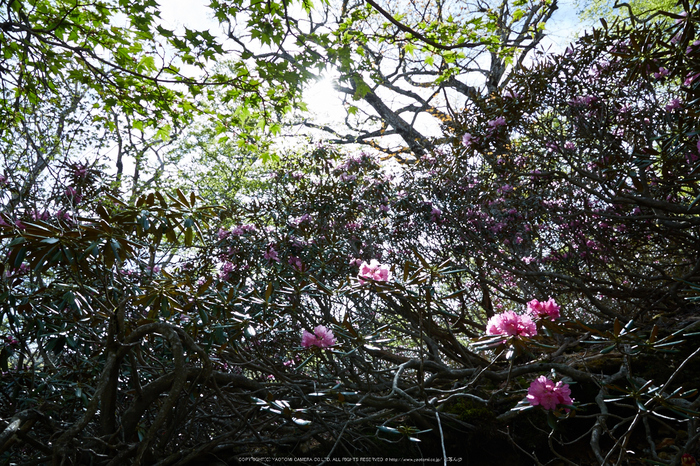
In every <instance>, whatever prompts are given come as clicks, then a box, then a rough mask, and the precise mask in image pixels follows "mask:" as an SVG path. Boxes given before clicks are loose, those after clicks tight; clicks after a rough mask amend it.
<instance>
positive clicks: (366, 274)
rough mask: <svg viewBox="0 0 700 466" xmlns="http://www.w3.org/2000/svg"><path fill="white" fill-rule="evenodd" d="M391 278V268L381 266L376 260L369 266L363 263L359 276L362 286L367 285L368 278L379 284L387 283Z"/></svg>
mask: <svg viewBox="0 0 700 466" xmlns="http://www.w3.org/2000/svg"><path fill="white" fill-rule="evenodd" d="M390 276H391V272H390V271H389V266H388V265H382V264H380V263H379V262H378V261H377V260H376V259H372V260H371V261H370V263H369V264H368V263H367V262H363V263H362V265H360V273H359V274H358V278H359V280H360V284H361V285H364V284H365V283H366V280H364V279H366V278H369V279H372V280H375V281H378V282H385V281H387V280H389V277H390Z"/></svg>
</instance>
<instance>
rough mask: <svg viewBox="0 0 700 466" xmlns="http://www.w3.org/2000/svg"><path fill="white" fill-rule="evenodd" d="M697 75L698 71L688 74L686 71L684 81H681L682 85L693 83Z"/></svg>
mask: <svg viewBox="0 0 700 466" xmlns="http://www.w3.org/2000/svg"><path fill="white" fill-rule="evenodd" d="M699 76H700V73H696V74H690V73H688V75H687V76H686V77H685V81H683V85H684V86H690V85H691V84H693V83H694V82H695V80H696V79H697V78H698V77H699Z"/></svg>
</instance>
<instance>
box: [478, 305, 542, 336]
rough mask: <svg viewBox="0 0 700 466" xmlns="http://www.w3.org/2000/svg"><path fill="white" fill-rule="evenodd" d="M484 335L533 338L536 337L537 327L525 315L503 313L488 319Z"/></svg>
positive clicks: (511, 312)
mask: <svg viewBox="0 0 700 466" xmlns="http://www.w3.org/2000/svg"><path fill="white" fill-rule="evenodd" d="M486 334H487V335H507V336H514V337H519V336H524V337H534V336H535V335H537V325H535V322H533V321H532V318H531V317H530V316H529V315H527V314H524V315H519V314H516V313H515V312H513V311H505V312H503V313H501V314H496V315H495V316H493V317H491V318H490V319H489V321H488V323H487V324H486Z"/></svg>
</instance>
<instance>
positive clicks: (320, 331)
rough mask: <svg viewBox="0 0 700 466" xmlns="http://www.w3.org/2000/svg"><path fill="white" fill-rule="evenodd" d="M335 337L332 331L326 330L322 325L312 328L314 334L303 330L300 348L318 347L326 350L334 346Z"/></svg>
mask: <svg viewBox="0 0 700 466" xmlns="http://www.w3.org/2000/svg"><path fill="white" fill-rule="evenodd" d="M335 343H336V340H335V335H333V331H332V330H329V329H328V328H326V327H325V326H324V325H319V326H317V327H316V328H314V333H309V332H307V331H306V330H304V333H302V335H301V346H303V347H304V348H311V347H312V346H318V347H319V348H328V347H330V346H333V345H335Z"/></svg>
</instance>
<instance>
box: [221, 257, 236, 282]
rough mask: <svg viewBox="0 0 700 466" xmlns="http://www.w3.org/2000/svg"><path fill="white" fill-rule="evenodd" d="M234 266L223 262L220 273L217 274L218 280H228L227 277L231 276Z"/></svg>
mask: <svg viewBox="0 0 700 466" xmlns="http://www.w3.org/2000/svg"><path fill="white" fill-rule="evenodd" d="M233 269H234V265H233V264H232V263H231V262H228V261H226V262H224V265H222V266H221V271H220V272H219V279H220V280H223V281H226V280H228V279H229V275H231V272H233Z"/></svg>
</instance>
